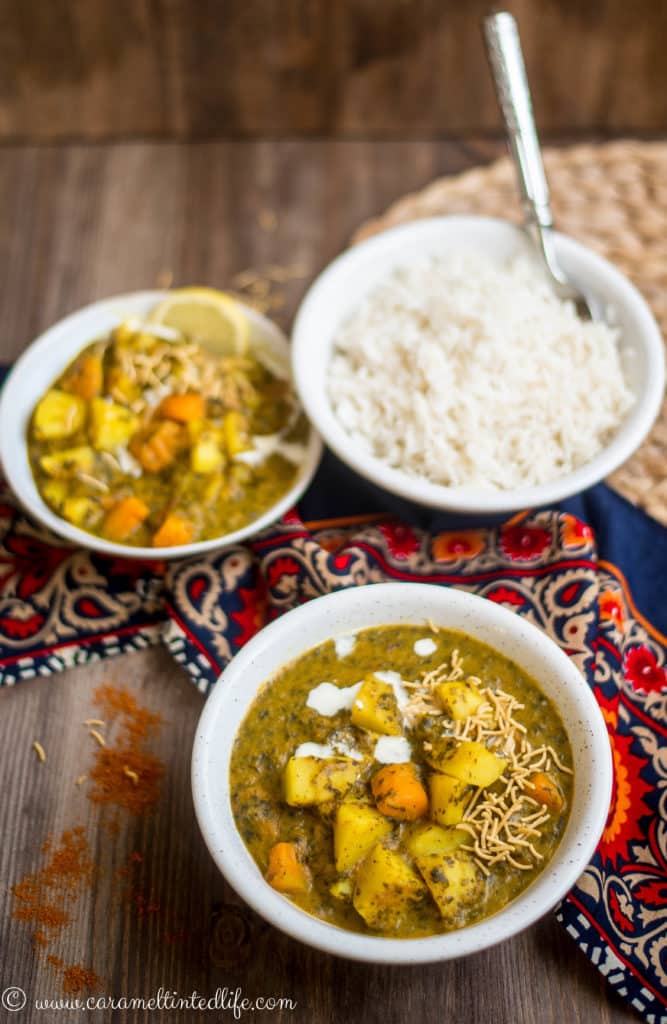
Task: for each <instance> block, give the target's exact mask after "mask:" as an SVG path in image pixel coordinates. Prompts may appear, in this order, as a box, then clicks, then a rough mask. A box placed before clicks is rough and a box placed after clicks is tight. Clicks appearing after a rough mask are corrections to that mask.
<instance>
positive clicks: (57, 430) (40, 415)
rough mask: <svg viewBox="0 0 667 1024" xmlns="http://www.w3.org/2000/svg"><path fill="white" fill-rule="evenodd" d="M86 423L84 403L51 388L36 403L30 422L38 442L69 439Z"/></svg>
mask: <svg viewBox="0 0 667 1024" xmlns="http://www.w3.org/2000/svg"><path fill="white" fill-rule="evenodd" d="M85 421H86V403H85V402H84V400H83V399H82V398H79V396H78V395H69V394H67V392H66V391H59V390H58V389H57V388H53V389H52V390H51V391H47V392H46V394H45V395H44V397H43V398H42V400H41V401H40V402H39V403H38V405H37V408H36V409H35V413H34V416H33V420H32V426H33V431H34V434H35V437H36V438H37V440H38V441H56V440H58V439H59V438H62V437H71V435H72V434H75V433H76V432H77V430H80V429H81V427H82V426H83V425H84V423H85Z"/></svg>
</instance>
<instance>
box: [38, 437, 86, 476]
mask: <svg viewBox="0 0 667 1024" xmlns="http://www.w3.org/2000/svg"><path fill="white" fill-rule="evenodd" d="M39 464H40V466H41V467H42V469H43V470H44V472H45V473H48V474H49V476H53V477H56V479H58V480H68V479H69V478H70V477H73V476H76V474H77V473H90V472H91V471H92V469H93V466H94V465H95V452H94V451H93V449H92V448H88V447H87V446H86V445H82V446H81V447H80V448H65V449H64V450H63V451H61V452H55V453H54V454H53V455H42V457H41V459H40V460H39Z"/></svg>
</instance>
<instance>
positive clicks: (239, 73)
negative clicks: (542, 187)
mask: <svg viewBox="0 0 667 1024" xmlns="http://www.w3.org/2000/svg"><path fill="white" fill-rule="evenodd" d="M492 6H493V5H492V4H491V3H490V2H489V0H465V2H461V0H336V2H334V3H332V2H331V0H197V2H193V0H151V2H148V0H50V2H49V3H45V2H44V0H21V2H16V0H0V18H1V19H2V21H1V24H2V33H0V138H5V139H14V140H18V139H23V140H28V139H48V138H51V139H55V138H59V139H66V138H73V137H76V138H87V139H92V138H107V139H109V138H119V137H127V136H137V135H153V136H162V137H171V138H173V137H178V138H184V137H187V138H193V137H198V138H201V137H206V138H211V137H214V138H230V137H245V138H257V137H284V136H325V137H331V136H336V137H345V138H351V137H357V138H370V137H373V138H405V137H407V136H409V137H413V138H419V137H441V136H452V135H455V134H456V135H464V134H470V133H476V132H496V133H497V132H498V129H499V126H500V122H499V117H498V111H497V107H496V103H495V99H494V96H493V91H492V88H491V84H490V79H489V75H488V72H487V68H486V60H485V56H484V52H483V48H482V42H481V35H480V19H481V18H482V17H483V15H484V14H485V13H487V11H488V10H489V9H490V8H491V7H492ZM502 6H503V7H505V8H507V9H509V10H511V11H513V12H514V13H515V15H516V17H517V19H518V21H519V26H520V30H521V36H522V40H523V44H524V49H525V53H526V61H527V65H528V71H529V76H530V80H531V83H532V88H533V93H534V98H535V105H536V111H537V116H538V121H539V123H540V126H541V128H542V130H543V131H544V132H545V133H553V132H559V131H562V130H563V129H566V130H568V131H577V130H578V131H586V132H590V131H592V130H595V131H607V132H616V133H619V132H625V133H631V132H655V131H661V130H664V129H665V128H666V127H667V62H665V60H664V39H665V34H666V33H667V5H665V4H664V3H663V2H662V0H633V3H627V0H506V2H504V3H503V4H502Z"/></svg>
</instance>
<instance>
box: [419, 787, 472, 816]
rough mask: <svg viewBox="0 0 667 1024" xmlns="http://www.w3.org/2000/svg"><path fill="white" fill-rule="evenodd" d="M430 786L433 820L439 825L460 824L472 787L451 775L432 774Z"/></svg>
mask: <svg viewBox="0 0 667 1024" xmlns="http://www.w3.org/2000/svg"><path fill="white" fill-rule="evenodd" d="M428 786H429V790H430V794H431V817H432V818H433V821H437V823H438V825H458V823H459V822H460V821H461V820H462V818H463V812H464V811H465V807H466V804H467V803H468V800H469V799H470V796H471V790H470V787H469V786H468V785H466V783H465V782H461V781H460V780H459V779H454V778H452V776H451V775H432V776H431V778H430V779H429V781H428Z"/></svg>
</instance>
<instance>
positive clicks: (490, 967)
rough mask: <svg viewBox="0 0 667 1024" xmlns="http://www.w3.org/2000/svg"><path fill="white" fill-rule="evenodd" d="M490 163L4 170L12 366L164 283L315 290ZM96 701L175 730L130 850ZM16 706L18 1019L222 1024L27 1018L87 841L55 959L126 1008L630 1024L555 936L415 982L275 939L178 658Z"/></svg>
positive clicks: (402, 150)
mask: <svg viewBox="0 0 667 1024" xmlns="http://www.w3.org/2000/svg"><path fill="white" fill-rule="evenodd" d="M494 155H495V150H494V149H493V147H492V146H490V145H489V144H485V145H481V144H479V145H475V144H463V143H435V142H434V143H394V142H392V143H378V142H375V143H360V142H359V143H357V142H340V143H330V142H280V143H277V142H276V143H272V142H261V143H211V144H208V143H207V144H190V145H179V144H151V143H143V142H142V143H133V144H123V145H106V146H92V145H91V146H80V145H71V146H63V145H59V146H42V147H21V148H4V149H2V150H0V195H2V196H3V217H2V221H1V222H0V280H2V282H3V288H2V290H1V291H0V325H1V334H0V338H1V345H2V348H1V350H0V358H1V359H2V360H3V361H9V360H11V359H12V358H14V357H15V356H16V355H17V354H18V353H19V352H20V351H21V350H22V349H23V348H24V347H25V346H26V345H27V344H28V343H29V342H30V340H31V339H32V338H33V337H34V336H35V335H36V334H37V333H38V332H39V331H40V330H42V329H43V328H44V327H46V326H47V325H48V324H50V323H51V322H53V321H54V320H56V319H58V318H59V317H61V316H62V315H64V314H65V313H68V312H69V311H71V310H74V309H76V308H77V307H78V306H81V305H83V304H84V303H87V302H90V301H92V300H93V299H96V298H99V297H101V296H104V295H110V294H114V293H118V292H123V291H129V290H133V289H139V288H145V287H152V286H154V285H155V282H156V279H157V278H158V276H159V275H160V274H161V273H162V272H164V271H167V270H168V271H171V272H172V273H173V277H174V281H175V283H176V284H184V283H192V282H194V283H206V284H211V285H217V286H223V287H224V286H225V285H226V284H227V283H228V282H229V280H230V277H231V275H232V274H233V273H235V272H237V271H240V270H242V269H244V268H246V267H261V266H265V265H267V264H270V263H286V262H295V261H298V262H303V263H305V265H306V266H307V267H308V268H309V271H310V272H311V273H313V274H314V273H315V272H316V271H317V270H319V269H320V268H321V267H322V266H323V265H324V264H325V263H326V262H327V261H328V260H329V259H330V258H331V257H332V256H333V255H334V254H335V253H337V252H338V251H339V250H340V249H341V248H342V247H344V245H345V243H346V240H347V238H348V237H349V236H350V234H351V233H352V231H353V229H354V228H355V227H356V226H357V225H358V224H359V223H360V222H361V221H362V220H363V219H364V218H366V217H369V216H372V215H375V214H377V213H380V212H381V211H382V210H383V209H384V207H385V206H386V205H387V204H388V203H389V202H390V201H391V200H393V199H394V198H397V197H398V196H399V195H401V194H403V193H405V192H406V191H408V190H411V189H415V188H419V187H421V186H422V185H424V184H425V183H426V182H427V181H429V180H430V179H431V178H432V177H434V176H435V175H437V174H442V173H446V172H455V171H457V170H460V169H463V168H465V167H467V166H469V165H470V164H472V163H475V162H479V161H481V160H487V159H490V158H491V157H492V156H494ZM261 210H272V211H275V213H276V214H277V226H276V228H275V230H273V231H267V230H266V218H262V217H259V216H258V215H259V212H260V211H261ZM261 220H263V221H264V224H265V226H264V227H262V226H261V224H260V221H261ZM306 283H307V282H305V281H304V282H297V283H293V284H291V285H290V286H289V288H288V289H287V292H286V299H287V303H286V307H285V310H284V313H282V314H281V315H280V316H279V317H278V319H281V320H282V322H283V324H284V325H287V323H288V320H289V317H290V316H291V314H292V313H293V311H294V309H295V307H296V303H297V302H298V300H299V297H300V295H301V293H302V291H303V289H304V288H305V286H306ZM101 681H114V682H116V683H123V684H124V685H127V686H128V687H129V688H131V689H132V690H133V691H135V692H136V693H137V694H138V696H139V697H140V699H141V701H142V703H144V704H146V705H148V706H150V707H152V708H155V709H157V710H159V711H160V712H161V713H162V714H163V715H164V717H165V719H166V724H165V726H164V728H163V730H162V733H161V735H160V737H159V739H158V740H157V742H156V744H155V750H156V752H157V753H158V754H159V756H160V757H162V758H163V759H164V760H165V762H166V764H167V766H168V767H167V775H166V779H165V782H164V786H163V792H162V797H161V800H160V802H159V805H158V806H157V808H156V810H155V811H154V813H152V814H151V815H150V816H148V817H144V818H140V819H136V820H133V819H126V818H123V819H122V822H121V829H120V832H119V834H118V835H117V836H115V837H111V836H110V835H109V833H108V831H107V830H106V829H105V828H104V827H103V825H104V812H101V811H100V809H99V807H95V806H94V805H92V804H91V803H90V802H89V801H88V800H87V799H86V795H85V786H79V787H77V786H76V785H75V783H74V780H75V779H76V777H77V776H79V775H80V774H81V773H85V772H86V770H87V767H88V766H89V764H90V760H91V757H92V741H90V740H89V738H88V737H87V735H86V731H85V729H84V728H83V726H82V723H83V721H84V720H85V719H86V718H88V717H90V716H91V715H92V713H93V708H92V705H91V692H92V690H93V688H94V687H95V685H96V684H98V683H99V682H101ZM0 701H1V708H2V714H1V716H0V778H1V779H2V801H1V802H0V825H1V830H0V835H2V844H1V845H0V880H1V881H2V888H1V890H0V902H1V903H2V913H1V914H0V950H1V951H2V954H1V960H2V965H1V967H0V971H1V972H2V980H1V982H0V991H2V990H4V989H5V988H6V987H8V986H11V985H14V986H20V987H21V988H23V989H24V990H25V992H26V994H27V997H28V1004H27V1006H26V1008H25V1010H23V1012H22V1013H16V1014H13V1015H11V1019H16V1020H21V1021H38V1020H39V1021H47V1020H48V1021H49V1022H50V1021H57V1020H58V1019H62V1020H66V1019H67V1020H69V1019H76V1020H80V1021H85V1020H88V1019H90V1020H93V1019H95V1020H102V1019H104V1020H105V1021H107V1020H108V1021H144V1020H146V1021H147V1020H151V1021H152V1020H169V1021H191V1020H194V1019H202V1020H205V1019H207V1017H208V1014H207V1013H194V1012H192V1011H186V1010H184V1011H182V1012H180V1011H173V1012H169V1013H164V1014H162V1013H151V1012H150V1011H148V1010H136V1011H128V1012H124V1011H121V1010H118V1011H115V1012H113V1013H112V1012H111V1011H107V1012H106V1013H104V1014H102V1015H100V1014H99V1013H97V1014H95V1013H90V1014H89V1013H87V1012H84V1013H77V1014H71V1015H69V1014H63V1015H61V1014H57V1013H55V1012H54V1011H52V1013H51V1015H49V1014H47V1013H44V1012H38V1011H37V1010H35V1009H34V1008H31V1007H32V1006H33V1003H34V1000H35V999H40V998H42V999H43V998H57V997H58V996H59V995H60V994H61V993H60V989H59V983H58V981H57V980H56V979H55V977H54V975H53V973H52V972H50V971H49V970H48V968H47V967H46V966H44V965H43V963H42V962H40V961H39V960H38V958H37V957H36V956H35V954H34V952H33V949H32V944H31V933H30V929H29V928H28V927H26V926H25V925H23V924H21V923H19V922H16V921H14V920H12V919H11V909H12V904H11V898H10V896H9V893H8V887H9V886H11V885H12V884H14V883H15V882H17V881H18V880H19V879H20V878H21V877H22V876H23V875H24V873H25V872H27V871H30V870H34V869H35V868H36V867H37V866H38V865H39V863H40V856H39V847H40V845H41V843H42V841H43V839H44V838H45V837H46V836H47V834H49V833H53V834H54V835H56V836H58V835H59V834H60V833H61V832H62V831H63V829H65V828H67V827H70V826H72V825H75V824H77V823H81V824H83V825H84V826H85V829H86V834H87V835H88V837H89V839H90V841H91V846H92V849H93V851H94V855H95V858H96V860H97V863H98V866H99V875H98V880H97V882H96V884H95V885H94V887H93V889H92V890H91V891H90V893H89V894H87V895H85V896H84V897H83V898H82V899H81V901H80V902H79V904H78V907H77V918H76V921H75V922H74V923H73V925H72V926H71V927H69V928H68V929H65V930H64V931H63V933H62V937H61V940H60V942H59V944H57V946H56V947H55V948H54V949H53V950H51V951H52V952H54V953H56V954H57V955H59V956H60V957H62V959H63V960H64V961H65V962H67V963H85V964H88V965H90V966H91V967H93V968H94V969H95V971H96V972H97V973H98V974H99V975H100V976H101V977H103V978H104V981H105V987H104V991H105V992H106V993H107V994H109V995H113V996H115V997H120V996H126V997H131V996H138V997H143V998H146V999H148V998H149V997H150V996H151V995H155V994H156V993H157V990H158V989H159V988H160V986H162V987H163V988H165V989H168V990H172V991H173V990H175V991H177V992H178V993H179V995H182V996H186V995H189V994H190V993H191V992H192V990H193V989H195V988H196V989H197V990H198V991H199V993H202V994H204V995H210V996H212V995H213V994H214V993H215V991H216V989H217V988H218V987H224V986H227V987H228V988H230V989H235V988H237V987H239V986H240V987H241V988H242V989H243V994H244V995H245V996H246V997H249V998H255V997H257V996H276V997H279V996H285V997H289V998H291V999H292V1000H295V1001H296V1003H297V1008H296V1009H295V1010H291V1011H290V1010H282V1011H280V1012H276V1013H274V1014H266V1013H265V1014H255V1015H253V1014H248V1015H246V1017H245V1018H244V1019H259V1018H261V1017H264V1018H266V1017H269V1018H273V1019H276V1020H280V1021H283V1020H285V1021H287V1020H290V1021H298V1022H304V1024H305V1022H315V1024H324V1022H325V1021H327V1022H328V1021H340V1022H346V1024H347V1022H356V1021H358V1022H362V1021H363V1022H364V1024H371V1022H382V1024H402V1022H404V1021H408V1020H409V1021H414V1022H422V1021H424V1022H426V1021H429V1022H430V1021H433V1022H436V1021H446V1022H452V1024H453V1022H456V1024H465V1022H478V1021H488V1022H490V1024H523V1022H525V1024H536V1022H540V1024H548V1022H552V1021H553V1022H561V1021H562V1022H568V1024H574V1022H578V1021H582V1022H586V1024H588V1022H590V1021H595V1022H608V1021H626V1020H633V1019H635V1016H634V1014H633V1013H632V1012H631V1011H630V1010H629V1009H627V1008H626V1006H625V1004H624V1003H623V1002H622V1001H621V1000H619V999H618V998H616V997H615V996H614V995H613V993H611V992H610V991H609V990H608V989H607V987H606V985H605V983H604V981H603V979H602V977H601V975H600V974H599V973H598V971H597V970H596V969H595V968H594V967H592V966H591V965H590V964H589V962H588V961H587V960H586V958H585V957H584V956H583V955H582V954H581V953H579V952H578V950H577V948H576V947H575V945H574V943H573V942H572V941H571V940H570V939H569V938H568V937H567V936H566V935H565V934H564V932H563V931H562V929H561V928H560V926H559V925H558V924H557V923H556V922H555V920H554V919H553V917H551V916H548V917H546V918H544V919H543V920H542V921H541V922H540V923H539V924H537V925H535V926H534V927H533V928H530V929H529V930H528V931H526V932H525V933H524V934H522V935H520V936H518V937H516V938H514V939H512V940H511V941H509V942H506V943H504V944H503V945H501V946H498V947H496V948H495V949H491V950H488V951H487V952H484V953H481V954H479V955H477V956H472V957H469V958H468V959H465V960H460V961H456V962H451V963H444V964H441V965H433V966H429V967H416V968H411V969H408V968H396V969H392V968H387V967H373V966H365V965H362V964H355V963H351V962H347V961H344V960H338V959H335V958H333V957H330V956H326V955H323V954H320V953H316V952H313V951H311V950H309V949H307V948H306V947H305V946H301V945H299V944H298V943H296V942H294V941H292V940H291V939H288V938H286V937H284V936H283V935H282V934H281V933H279V932H278V931H275V930H274V929H273V928H271V927H269V926H268V925H267V924H265V923H264V922H263V921H262V920H261V919H260V918H259V917H257V916H256V915H255V914H253V913H252V912H251V911H249V910H248V909H247V908H246V907H245V906H244V905H243V904H242V903H241V902H240V900H239V899H238V898H237V897H236V895H235V894H234V892H233V891H232V890H231V889H230V888H229V886H227V885H226V883H225V882H224V881H223V880H222V878H221V877H220V875H219V874H218V871H217V869H216V868H215V867H214V865H213V862H212V860H211V858H210V857H209V855H208V853H207V851H206V849H205V847H204V843H203V841H202V839H201V837H200V834H199V831H198V828H197V825H196V822H195V819H194V814H193V808H192V799H191V795H190V777H189V769H190V750H191V744H192V739H193V734H194V730H195V726H196V722H197V719H198V716H199V713H200V711H201V708H202V697H201V695H200V694H199V693H198V692H197V691H196V689H195V688H194V687H193V686H192V685H191V683H190V682H189V680H188V678H187V677H186V675H185V673H184V672H183V671H182V669H180V668H179V667H178V666H177V665H176V664H175V663H174V662H173V661H172V659H171V658H170V656H169V655H168V654H167V653H166V651H165V650H164V649H158V648H155V649H150V650H146V651H144V652H142V653H137V654H132V655H126V656H123V657H121V658H118V659H112V660H107V661H105V662H102V663H97V664H94V665H90V666H82V667H80V668H75V669H71V670H69V671H67V672H65V673H64V674H61V675H59V676H52V677H50V678H47V679H35V680H31V681H26V682H23V683H21V684H20V685H18V686H16V687H15V688H13V689H4V690H0ZM35 739H38V740H39V741H40V742H41V743H42V744H43V746H44V748H45V750H46V752H47V757H48V760H47V762H46V763H45V764H40V763H39V762H38V760H37V758H36V756H35V753H34V752H33V750H32V749H31V744H32V741H33V740H35ZM132 850H140V851H142V852H143V854H144V856H145V861H144V864H143V868H142V872H143V875H142V884H143V886H144V889H145V892H146V894H147V898H148V899H149V900H152V901H153V904H154V905H155V906H159V908H160V911H159V913H157V912H156V913H153V914H151V913H144V914H143V915H141V914H137V913H136V912H133V909H132V907H131V906H128V905H126V904H123V903H119V902H118V900H117V898H116V896H115V895H114V886H113V884H112V883H113V878H114V872H115V871H116V870H117V868H118V867H119V865H121V864H122V863H123V862H124V860H125V859H126V858H127V855H128V853H129V852H130V851H132ZM135 909H136V908H135ZM165 922H172V923H173V922H184V923H185V924H186V926H187V932H188V937H187V939H182V940H180V941H173V937H171V938H168V937H167V931H166V929H167V926H166V924H165ZM218 1017H219V1015H217V1016H216V1015H215V1014H213V1015H212V1016H211V1017H210V1019H218ZM8 1018H9V1015H8ZM224 1019H233V1017H232V1016H231V1014H228V1015H226V1016H225V1017H224Z"/></svg>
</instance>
